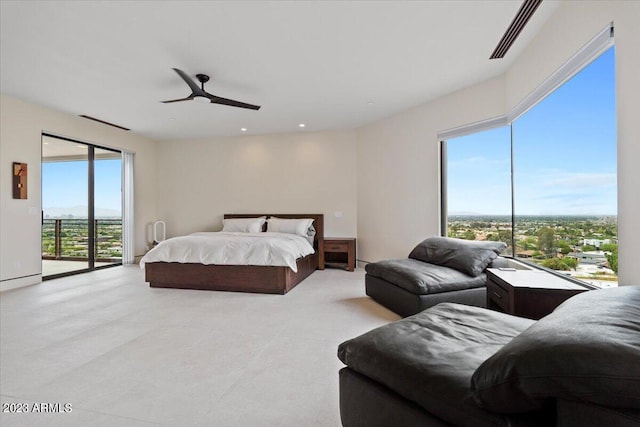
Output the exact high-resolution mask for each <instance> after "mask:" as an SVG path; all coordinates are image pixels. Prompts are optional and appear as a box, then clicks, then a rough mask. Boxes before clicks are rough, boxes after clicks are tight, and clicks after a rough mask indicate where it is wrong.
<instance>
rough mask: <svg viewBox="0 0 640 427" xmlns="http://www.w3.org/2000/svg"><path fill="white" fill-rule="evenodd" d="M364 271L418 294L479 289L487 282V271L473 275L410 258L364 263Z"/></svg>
mask: <svg viewBox="0 0 640 427" xmlns="http://www.w3.org/2000/svg"><path fill="white" fill-rule="evenodd" d="M365 271H366V272H367V274H369V275H371V276H375V277H379V278H381V279H384V280H386V281H387V282H389V283H393V284H394V285H396V286H399V287H401V288H403V289H405V290H406V291H409V292H411V293H413V294H417V295H425V294H437V293H440V292H449V291H458V290H462V289H470V288H479V287H481V286H484V285H485V284H486V275H484V274H481V275H479V276H476V277H472V276H468V275H466V274H464V273H461V272H459V271H458V270H454V269H453V268H449V267H443V266H440V265H434V264H429V263H427V262H422V261H418V260H415V259H411V258H405V259H391V260H386V261H380V262H372V263H369V264H367V265H366V266H365Z"/></svg>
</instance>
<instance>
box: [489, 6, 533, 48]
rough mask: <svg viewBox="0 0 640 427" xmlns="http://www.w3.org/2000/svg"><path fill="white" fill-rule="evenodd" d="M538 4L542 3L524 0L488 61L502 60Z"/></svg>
mask: <svg viewBox="0 0 640 427" xmlns="http://www.w3.org/2000/svg"><path fill="white" fill-rule="evenodd" d="M540 3H542V0H524V3H522V6H520V9H518V13H516V16H515V17H514V18H513V21H511V25H509V28H507V31H505V33H504V35H503V36H502V38H501V39H500V42H499V43H498V46H496V49H495V50H494V51H493V53H492V54H491V56H490V57H489V59H497V58H503V57H504V56H505V55H506V54H507V51H508V50H509V48H510V47H511V45H512V44H513V42H515V41H516V38H518V35H520V32H521V31H522V29H523V28H524V26H525V25H527V22H528V21H529V19H530V18H531V16H532V15H533V13H534V12H535V11H536V9H537V8H538V6H540Z"/></svg>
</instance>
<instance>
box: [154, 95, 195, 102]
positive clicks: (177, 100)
mask: <svg viewBox="0 0 640 427" xmlns="http://www.w3.org/2000/svg"><path fill="white" fill-rule="evenodd" d="M192 99H193V95H190V96H187V97H186V98H180V99H171V100H169V101H160V102H162V103H163V104H169V103H171V102H180V101H191V100H192Z"/></svg>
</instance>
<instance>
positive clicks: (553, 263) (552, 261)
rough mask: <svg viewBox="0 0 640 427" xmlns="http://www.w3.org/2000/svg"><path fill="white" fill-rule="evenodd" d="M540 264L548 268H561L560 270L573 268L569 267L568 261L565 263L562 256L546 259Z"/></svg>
mask: <svg viewBox="0 0 640 427" xmlns="http://www.w3.org/2000/svg"><path fill="white" fill-rule="evenodd" d="M540 264H541V265H542V266H543V267H547V268H550V269H552V270H560V271H567V270H571V267H569V266H568V265H567V264H566V263H564V262H563V259H562V258H549V259H545V260H544V261H542V262H541V263H540Z"/></svg>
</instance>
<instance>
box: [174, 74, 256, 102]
mask: <svg viewBox="0 0 640 427" xmlns="http://www.w3.org/2000/svg"><path fill="white" fill-rule="evenodd" d="M173 70H174V71H175V72H176V73H178V75H179V76H180V77H182V80H184V81H185V82H186V83H187V85H189V88H191V95H189V96H187V97H186V98H181V99H172V100H169V101H162V102H163V103H165V104H168V103H170V102H180V101H191V100H194V101H203V102H208V103H211V104H222V105H229V106H231V107H240V108H248V109H250V110H259V109H260V106H259V105H253V104H247V103H245V102H240V101H235V100H233V99H227V98H222V97H220V96H215V95H211V94H210V93H208V92H205V90H204V84H205V83H206V82H208V81H209V76H207V75H206V74H196V78H197V79H198V81H199V82H200V84H201V87H198V85H197V83H196V82H194V81H193V80H192V79H191V77H189V76H188V75H187V74H186V73H185V72H184V71H182V70H179V69H177V68H174V69H173Z"/></svg>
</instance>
